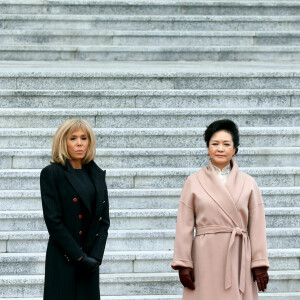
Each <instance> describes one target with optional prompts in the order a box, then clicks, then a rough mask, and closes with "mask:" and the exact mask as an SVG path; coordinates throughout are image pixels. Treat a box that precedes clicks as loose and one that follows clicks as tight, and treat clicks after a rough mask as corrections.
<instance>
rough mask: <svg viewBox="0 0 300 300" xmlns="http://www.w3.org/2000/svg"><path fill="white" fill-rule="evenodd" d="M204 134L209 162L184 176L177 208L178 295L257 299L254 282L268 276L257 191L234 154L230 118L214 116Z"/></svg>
mask: <svg viewBox="0 0 300 300" xmlns="http://www.w3.org/2000/svg"><path fill="white" fill-rule="evenodd" d="M204 138H205V142H206V145H207V151H208V156H209V157H210V163H209V165H208V166H206V167H204V168H202V169H201V170H199V171H198V172H197V173H195V174H192V175H190V176H189V177H188V178H187V180H186V182H185V184H184V186H183V189H182V194H181V198H180V202H179V209H178V217H177V226H176V237H175V247H174V259H173V262H172V268H173V269H175V270H178V271H179V278H180V281H181V283H182V285H183V286H184V291H183V298H182V299H184V300H217V299H221V300H257V299H258V293H257V287H258V289H259V290H260V291H264V290H265V289H266V287H267V283H268V281H269V277H268V273H267V270H268V269H269V262H268V256H267V246H266V225H265V215H264V206H263V201H262V198H261V195H260V191H259V189H258V186H257V184H256V182H255V181H254V179H253V178H252V177H251V176H249V175H247V174H245V173H243V172H241V171H239V169H238V165H237V164H236V162H235V161H234V160H233V159H232V157H233V156H235V155H236V154H237V152H238V146H239V132H238V128H237V126H236V124H235V123H234V122H232V121H231V120H219V121H215V122H213V123H212V124H210V125H209V126H208V127H207V129H206V131H205V133H204ZM194 229H195V234H194ZM256 284H257V287H256Z"/></svg>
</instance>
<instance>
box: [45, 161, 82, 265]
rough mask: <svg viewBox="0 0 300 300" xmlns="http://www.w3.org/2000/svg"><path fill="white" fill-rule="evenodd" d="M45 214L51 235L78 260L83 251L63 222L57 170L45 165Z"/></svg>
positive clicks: (65, 251) (72, 258)
mask: <svg viewBox="0 0 300 300" xmlns="http://www.w3.org/2000/svg"><path fill="white" fill-rule="evenodd" d="M40 188H41V198H42V206H43V214H44V219H45V222H46V226H47V229H48V232H49V234H50V237H51V238H52V239H53V240H54V241H55V242H56V243H57V244H58V245H59V246H60V248H61V249H62V250H63V251H64V253H65V255H67V256H68V257H69V258H70V259H71V260H73V261H77V260H78V259H79V258H80V257H81V256H82V255H83V251H82V250H81V248H80V246H79V245H78V243H77V242H76V240H75V239H74V237H73V236H72V235H71V233H70V231H69V230H68V229H67V228H66V226H65V225H64V223H63V216H62V206H61V203H60V198H59V193H58V189H57V178H56V174H55V170H54V169H53V168H51V166H47V167H45V168H44V169H43V170H42V171H41V174H40Z"/></svg>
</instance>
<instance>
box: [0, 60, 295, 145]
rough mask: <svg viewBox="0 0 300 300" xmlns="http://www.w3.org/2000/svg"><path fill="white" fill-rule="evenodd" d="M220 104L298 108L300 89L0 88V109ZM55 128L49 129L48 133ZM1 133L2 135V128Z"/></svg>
mask: <svg viewBox="0 0 300 300" xmlns="http://www.w3.org/2000/svg"><path fill="white" fill-rule="evenodd" d="M0 65H1V64H0ZM220 106H221V107H223V108H232V107H235V108H243V107H244V108H252V107H256V108H258V107H261V108H262V107H266V108H267V107H272V108H276V107H300V90H299V89H291V90H288V89H281V90H280V89H270V90H268V89H246V90H239V89H233V90H226V89H221V90H213V89H212V90H205V89H201V90H186V89H184V90H115V89H113V90H81V91H76V90H0V108H176V107H177V108H208V107H210V108H213V107H215V108H219V107H220ZM22 129H23V130H24V128H22ZM55 129H56V128H55ZM55 129H54V128H53V129H52V131H51V134H52V132H53V131H54V130H55ZM280 129H281V130H282V129H283V128H280ZM280 129H279V128H278V129H277V130H280ZM6 130H9V131H10V130H11V129H10V128H6ZM13 130H14V129H13ZM41 130H43V131H44V132H47V130H51V129H48V128H41ZM95 130H97V128H95ZM242 130H243V128H241V131H242ZM274 130H275V128H274ZM283 130H284V129H283ZM54 132H55V131H54ZM0 133H1V134H2V132H1V129H0ZM9 133H10V134H13V133H11V132H9ZM103 134H105V132H103ZM111 134H113V133H111ZM2 136H3V134H2ZM282 138H283V137H282ZM283 144H284V145H286V144H285V143H283Z"/></svg>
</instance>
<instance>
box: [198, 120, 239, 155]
mask: <svg viewBox="0 0 300 300" xmlns="http://www.w3.org/2000/svg"><path fill="white" fill-rule="evenodd" d="M220 130H225V131H227V132H228V133H230V134H231V136H232V141H233V146H234V148H235V154H237V153H238V146H239V145H240V135H239V129H238V127H237V125H236V124H235V123H234V122H233V121H231V120H227V119H224V120H217V121H215V122H212V123H211V124H210V125H208V126H207V128H206V130H205V132H204V134H203V136H204V140H205V142H206V146H207V147H208V146H209V141H210V139H211V137H212V136H213V135H214V134H215V133H216V132H217V131H220Z"/></svg>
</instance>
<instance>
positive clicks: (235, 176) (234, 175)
mask: <svg viewBox="0 0 300 300" xmlns="http://www.w3.org/2000/svg"><path fill="white" fill-rule="evenodd" d="M245 181H246V174H245V173H243V172H239V169H238V165H237V163H236V162H235V161H234V160H232V169H231V171H230V174H229V177H228V179H227V181H226V184H225V187H226V189H227V190H228V192H229V194H230V195H231V197H232V199H233V201H234V203H235V205H236V204H237V202H238V201H239V199H240V197H241V194H242V191H243V188H244V185H245Z"/></svg>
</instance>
